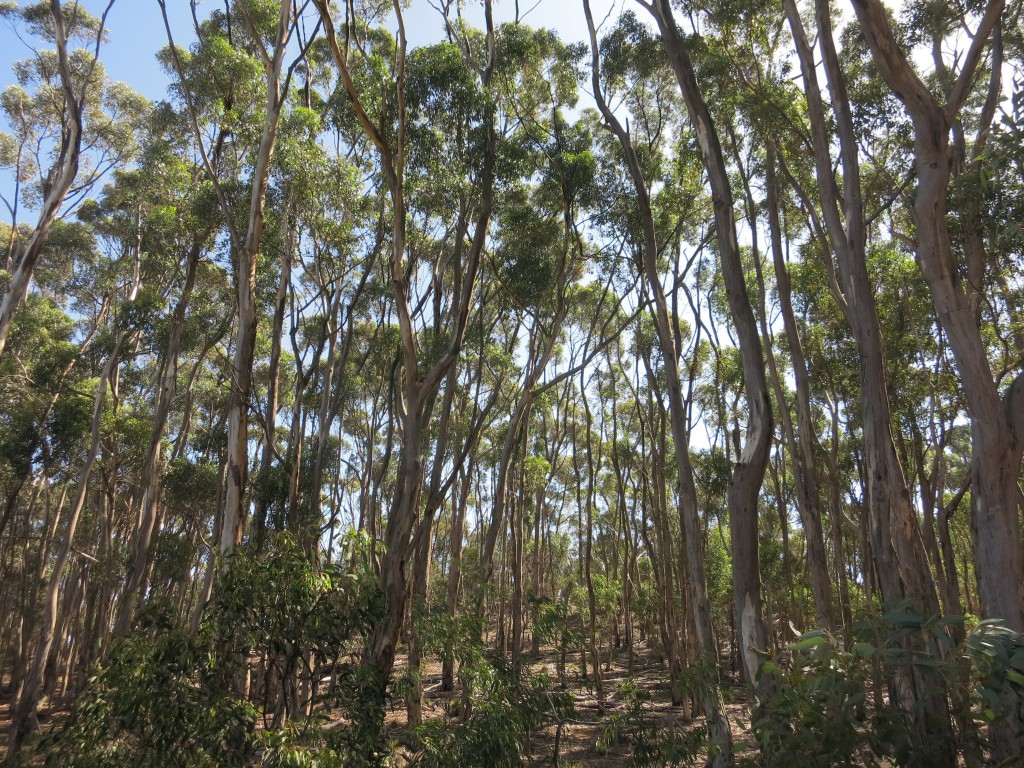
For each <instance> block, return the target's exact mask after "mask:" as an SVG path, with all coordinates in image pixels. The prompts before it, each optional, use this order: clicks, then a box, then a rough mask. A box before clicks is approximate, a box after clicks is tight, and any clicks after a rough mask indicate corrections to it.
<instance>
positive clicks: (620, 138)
mask: <svg viewBox="0 0 1024 768" xmlns="http://www.w3.org/2000/svg"><path fill="white" fill-rule="evenodd" d="M583 7H584V10H585V13H586V16H587V26H588V29H589V32H590V47H591V67H592V71H591V75H592V77H591V81H592V84H593V90H594V98H595V99H596V100H597V104H598V108H599V109H600V111H601V115H602V117H603V120H604V124H605V125H606V127H607V128H608V129H609V130H610V131H611V132H612V134H613V135H614V137H615V139H616V140H617V142H618V143H619V144H620V146H621V149H622V153H623V155H624V158H625V161H626V166H627V169H628V171H629V175H630V179H631V181H632V187H633V189H632V193H633V195H634V196H635V205H636V211H635V213H634V214H633V215H634V216H636V217H638V218H639V227H640V230H641V231H640V233H637V234H636V235H634V236H635V237H636V239H637V240H638V243H637V244H636V250H637V251H638V255H639V260H640V262H641V270H642V272H643V276H644V283H645V285H646V286H647V289H648V291H649V293H650V295H651V298H652V300H653V309H652V313H653V315H654V326H655V331H656V334H657V338H658V343H659V346H660V349H661V356H662V365H663V370H664V377H665V385H666V390H667V398H668V402H669V415H670V423H671V430H672V437H673V440H674V443H675V445H674V449H675V459H676V469H677V478H676V482H677V483H678V486H677V490H678V497H679V512H680V517H681V520H682V523H683V525H682V528H683V537H684V541H685V545H686V548H687V551H686V555H687V557H686V562H687V565H688V568H689V577H690V592H691V594H690V598H691V601H692V603H693V611H694V623H695V626H696V634H697V646H698V649H699V654H700V656H701V657H702V663H703V664H705V665H707V667H708V668H710V669H713V670H716V669H717V665H716V660H717V659H716V657H717V654H718V649H717V646H716V643H715V639H714V630H713V627H712V623H711V608H710V605H709V602H708V593H707V575H706V572H705V568H704V553H703V551H702V548H701V544H702V541H703V534H702V531H701V525H700V519H699V516H698V506H697V493H696V487H695V485H694V481H693V467H692V465H691V462H690V456H689V442H690V441H689V430H688V426H687V414H686V410H685V403H684V400H683V393H682V383H681V377H680V373H679V358H680V354H681V352H682V350H681V344H682V339H679V338H677V334H676V333H675V330H674V328H675V326H674V323H673V321H672V318H671V316H670V310H669V304H668V299H667V297H666V292H665V287H664V285H663V284H662V282H661V277H660V275H661V268H660V264H659V261H660V258H659V257H660V255H661V249H662V245H661V244H662V242H663V237H662V238H659V233H658V230H657V226H656V223H655V218H654V208H653V205H652V193H651V184H652V183H653V181H654V179H652V178H649V176H650V171H648V172H647V173H645V169H644V167H643V166H642V165H641V160H640V157H639V155H638V152H637V149H636V148H635V147H634V143H633V139H632V137H631V136H630V133H629V132H628V131H627V130H626V128H625V127H624V126H623V124H622V122H621V121H620V120H619V118H618V117H617V116H616V115H615V112H614V111H613V110H612V108H611V107H610V106H609V101H608V98H609V97H608V95H607V94H608V93H609V91H610V90H611V86H612V84H613V83H609V82H608V80H607V79H606V78H608V75H605V76H602V69H603V67H602V57H601V50H600V48H599V46H598V40H597V31H596V29H595V27H594V21H593V16H592V14H591V11H590V4H589V2H588V0H584V6H583ZM624 32H625V33H626V35H629V34H632V35H634V36H638V37H639V42H640V45H638V46H635V47H633V49H632V50H629V48H630V46H629V43H630V42H632V41H631V40H630V38H629V37H628V36H626V35H623V37H624V38H625V39H624V40H621V42H620V45H621V43H625V45H622V46H621V47H623V48H626V49H627V50H628V52H626V55H625V56H623V57H622V60H621V63H620V66H621V67H622V70H621V73H620V74H619V77H623V76H626V75H629V74H633V73H631V72H630V69H629V67H630V66H635V67H637V70H638V71H637V72H636V75H639V76H640V77H641V78H642V77H644V76H645V75H649V74H652V73H653V72H654V71H656V70H657V64H655V63H653V62H654V61H656V57H657V55H658V54H657V49H656V48H655V49H653V50H652V45H651V43H652V42H653V41H651V40H650V39H649V38H647V37H646V35H644V34H643V32H642V29H641V28H640V27H639V22H637V21H636V20H635V18H634V19H633V20H632V25H631V26H630V27H627V28H626V29H625V30H624ZM637 49H638V50H637ZM630 59H632V64H631V65H630V64H629V61H630ZM606 65H607V61H606ZM634 76H635V75H634ZM613 82H614V81H613ZM657 138H659V137H658V136H657V134H656V133H654V132H652V134H651V135H650V138H649V140H657ZM730 215H731V214H730ZM708 677H709V678H710V679H709V680H707V681H706V683H705V685H704V687H703V690H702V692H701V698H702V703H703V706H704V711H705V714H706V716H707V718H708V725H709V731H710V737H711V742H712V744H713V748H714V750H716V751H717V754H715V755H713V757H712V759H713V762H714V764H716V765H731V764H732V734H731V732H730V730H729V725H728V722H727V720H726V719H725V715H724V711H723V705H722V701H721V693H720V691H719V688H718V680H717V672H716V673H713V674H709V675H708Z"/></svg>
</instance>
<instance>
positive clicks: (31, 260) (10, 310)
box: [0, 0, 114, 355]
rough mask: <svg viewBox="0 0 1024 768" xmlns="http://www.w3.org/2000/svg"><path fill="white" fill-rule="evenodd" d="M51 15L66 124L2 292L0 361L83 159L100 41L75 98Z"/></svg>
mask: <svg viewBox="0 0 1024 768" xmlns="http://www.w3.org/2000/svg"><path fill="white" fill-rule="evenodd" d="M113 4H114V0H110V1H109V2H108V3H107V7H106V9H105V10H104V11H103V15H102V16H101V17H100V29H101V30H102V29H103V26H104V24H105V23H106V20H107V14H108V13H109V12H110V8H111V6H113ZM50 15H51V16H52V18H53V31H54V37H55V38H56V39H55V41H54V42H55V43H56V46H57V73H58V75H59V76H60V86H61V87H60V92H61V98H62V99H63V102H64V104H63V109H62V114H63V116H64V118H65V120H66V122H65V123H64V124H62V125H61V131H60V134H61V135H60V149H59V151H58V153H57V159H56V161H55V162H54V164H53V165H52V166H51V167H50V169H49V171H48V172H47V174H46V178H45V179H44V180H43V184H42V187H43V189H42V192H43V204H42V206H41V207H40V209H39V218H38V219H37V220H36V225H35V228H34V229H33V230H32V234H31V235H29V237H28V240H26V241H25V245H24V246H23V247H22V248H21V252H20V253H19V254H18V256H17V257H16V258H15V259H14V264H13V266H14V269H13V271H12V272H11V279H10V282H9V284H8V286H7V290H6V291H4V295H3V299H2V300H0V355H3V353H4V350H5V349H6V348H7V337H8V335H9V334H10V332H11V325H12V323H13V322H14V317H15V315H16V314H17V313H18V311H19V310H20V309H21V306H22V304H23V303H24V301H25V297H26V296H27V295H28V288H29V284H30V283H31V282H32V273H33V272H34V271H35V268H36V264H37V263H38V262H39V257H40V256H41V255H42V252H43V248H45V247H46V241H47V239H48V238H49V236H50V230H51V229H53V224H54V222H56V221H57V218H58V216H59V215H60V209H61V206H62V205H64V201H65V199H67V196H68V193H69V192H70V191H71V187H72V185H73V184H74V183H75V178H76V177H77V176H78V168H79V164H80V159H81V153H82V129H83V115H84V114H85V110H86V107H87V106H88V105H87V100H86V98H85V96H86V91H87V84H88V82H89V81H90V80H91V79H92V74H93V71H94V70H95V68H96V63H97V61H98V55H99V39H98V38H97V41H96V54H95V55H94V56H93V58H92V61H91V62H90V63H89V65H88V67H87V68H86V70H85V73H84V75H85V77H84V78H83V81H82V83H83V84H82V93H81V95H79V94H78V93H76V92H75V85H74V81H73V78H72V67H71V64H70V62H69V58H68V40H67V31H66V30H65V28H64V15H63V13H62V11H61V5H60V0H50ZM99 34H102V32H101V33H99ZM16 230H17V222H14V223H13V224H12V231H11V238H12V244H13V238H14V236H15V232H16ZM8 252H10V249H9V250H8Z"/></svg>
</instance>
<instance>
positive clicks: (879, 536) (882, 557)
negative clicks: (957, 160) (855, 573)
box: [785, 0, 954, 765]
mask: <svg viewBox="0 0 1024 768" xmlns="http://www.w3.org/2000/svg"><path fill="white" fill-rule="evenodd" d="M815 5H816V20H817V26H818V43H819V47H820V51H821V55H822V63H823V66H824V70H825V74H826V79H827V83H828V88H829V95H830V97H831V106H832V110H833V112H834V115H835V123H836V132H837V135H838V139H839V147H840V159H841V165H842V171H843V187H842V195H843V196H842V204H841V205H840V201H839V197H838V190H837V187H836V182H835V179H834V177H833V175H832V161H831V157H830V154H829V147H830V146H831V143H830V139H829V137H828V135H827V128H826V126H827V122H826V117H825V110H824V106H823V103H822V98H821V91H820V89H819V86H818V81H817V74H816V65H815V62H814V57H813V52H812V50H811V48H810V44H809V43H808V41H807V37H806V34H805V32H804V29H803V25H802V22H801V20H800V17H799V13H798V11H797V9H796V4H795V0H785V8H786V14H787V17H788V19H789V24H790V28H791V30H792V32H793V38H794V41H795V43H796V48H797V55H798V57H799V59H800V67H801V72H802V74H803V79H804V92H805V94H806V95H807V103H808V112H809V117H810V122H811V140H812V146H813V150H814V160H815V171H816V175H817V179H818V187H819V190H820V192H821V196H822V213H823V218H824V221H825V227H826V231H827V233H828V237H829V241H830V244H831V247H832V250H833V252H834V253H835V255H836V259H837V262H838V274H839V278H840V282H841V285H842V289H843V293H844V296H845V299H846V305H845V306H846V317H847V321H848V322H849V324H850V327H851V330H852V332H853V336H854V338H855V340H856V342H857V349H858V351H859V353H860V360H861V365H860V385H861V398H862V399H861V408H862V417H863V440H864V459H865V474H866V488H867V494H866V496H867V502H868V530H869V533H870V538H871V550H872V555H873V558H874V563H875V571H876V574H877V577H878V582H879V586H880V587H881V592H882V598H883V600H885V601H888V602H895V601H899V600H904V599H906V600H909V601H910V603H911V605H912V606H913V608H914V610H916V611H917V612H918V613H920V614H922V615H925V616H932V615H935V614H937V613H938V612H939V602H938V597H937V595H936V592H935V585H934V581H933V579H932V574H931V569H930V566H929V564H928V558H927V553H926V550H925V546H924V541H923V539H922V536H921V531H920V526H919V523H918V519H917V514H916V511H915V509H914V505H913V500H912V499H911V496H910V489H909V488H908V486H907V481H906V477H905V475H904V472H903V467H902V465H901V464H900V460H899V455H898V453H897V450H896V445H895V442H894V438H893V433H892V412H891V408H890V401H889V394H888V376H887V371H886V365H885V352H884V346H883V342H882V335H881V329H880V326H879V322H878V312H877V308H876V305H875V299H874V290H873V286H872V283H871V280H870V278H869V276H868V273H867V253H866V249H867V223H866V219H865V214H864V204H863V199H862V196H861V185H860V163H859V158H858V144H857V139H856V134H855V132H854V126H853V116H852V112H851V108H850V102H849V98H848V96H847V92H846V85H845V80H844V77H843V73H842V71H841V69H840V65H839V59H838V54H837V52H836V49H835V41H834V39H833V33H832V18H831V10H830V8H829V5H828V3H827V1H826V0H817V1H816V4H815ZM826 258H829V257H828V256H827V255H826ZM892 685H893V687H894V695H895V697H896V699H897V700H898V702H899V703H900V705H901V706H903V707H905V708H907V709H911V710H913V711H914V712H915V716H914V719H915V724H916V727H917V729H918V739H920V744H921V745H922V746H923V745H928V747H929V748H930V749H932V750H933V751H932V753H931V755H930V759H932V760H933V761H934V762H935V764H936V765H951V764H952V763H953V762H954V755H953V752H952V750H951V744H950V741H949V739H948V738H946V737H945V734H947V733H948V730H949V712H948V705H947V702H946V699H945V697H944V695H939V694H940V693H941V692H940V691H936V690H934V686H932V687H929V686H928V680H927V679H926V678H925V677H924V676H923V674H922V672H921V671H920V670H919V669H916V668H915V669H911V670H909V671H906V672H902V673H897V674H896V675H894V677H893V680H892Z"/></svg>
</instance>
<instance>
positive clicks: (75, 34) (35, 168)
mask: <svg viewBox="0 0 1024 768" xmlns="http://www.w3.org/2000/svg"><path fill="white" fill-rule="evenodd" d="M112 5H113V0H110V1H109V2H108V3H107V5H106V7H105V8H104V11H103V13H102V15H101V16H100V18H98V19H97V18H96V17H94V16H92V15H91V14H89V13H88V12H87V11H86V10H85V9H84V8H83V7H81V5H79V4H78V3H75V4H74V5H73V6H71V7H70V8H66V7H62V6H61V3H60V0H49V2H42V1H41V2H36V3H34V4H32V5H28V6H25V7H23V8H19V7H18V6H17V5H16V4H14V3H5V4H4V5H3V6H0V14H2V15H3V16H4V17H5V18H8V19H12V18H14V17H20V19H21V21H22V22H23V23H25V24H26V25H27V26H28V28H29V30H30V31H31V32H32V33H33V34H34V35H36V36H37V37H40V38H42V39H43V40H44V41H45V42H46V43H47V44H49V45H52V46H54V48H53V49H44V50H41V51H38V52H37V53H36V54H35V56H34V58H32V59H30V60H27V61H23V62H19V63H18V64H17V65H16V66H15V73H16V75H17V78H18V85H16V86H10V87H9V88H7V89H6V90H5V91H4V93H3V96H2V97H0V108H2V109H3V111H4V113H5V115H6V117H7V120H8V122H9V124H10V125H11V127H12V129H13V130H14V135H13V136H6V135H5V138H6V139H7V140H6V141H5V144H6V145H8V149H9V150H12V151H11V152H10V154H11V155H12V157H11V158H9V159H7V160H5V165H6V164H7V163H8V162H9V163H10V165H11V166H13V170H14V175H15V185H14V199H13V200H10V201H8V200H6V199H5V200H4V202H5V203H6V204H7V206H8V209H9V210H10V213H11V217H12V220H13V221H12V226H13V227H14V228H17V226H18V222H17V218H18V211H19V202H20V201H19V198H20V197H21V196H22V180H23V179H32V178H35V179H36V180H35V181H33V182H32V184H31V187H30V189H29V190H26V191H28V192H29V194H30V195H31V199H32V201H33V207H36V206H38V210H39V216H38V219H37V221H36V224H35V225H34V227H33V228H32V230H31V232H30V233H29V234H28V236H27V237H25V238H24V239H23V240H22V241H21V242H20V243H18V244H17V245H18V247H17V248H15V244H16V243H15V239H14V237H13V230H12V237H11V238H10V240H9V241H8V243H7V254H6V258H5V261H4V267H5V269H6V270H7V271H8V272H10V281H9V283H8V284H7V286H6V287H5V290H4V295H3V300H2V303H0V355H2V354H3V352H4V349H5V348H6V345H7V337H8V335H9V334H10V331H11V323H12V321H13V319H14V316H15V314H16V313H17V312H18V311H19V309H20V308H21V306H22V304H23V303H24V301H25V297H26V295H27V294H28V289H29V284H30V283H31V281H32V275H33V272H34V271H35V269H36V265H37V264H38V262H39V259H40V256H41V255H42V252H43V249H44V247H45V245H46V240H47V237H48V236H49V234H50V231H51V229H52V228H53V225H54V223H55V222H56V221H58V219H59V218H61V216H62V215H64V213H65V209H66V207H67V206H68V205H71V206H73V205H74V204H76V203H77V202H80V201H81V199H82V197H83V196H84V195H85V194H86V193H87V192H88V190H89V189H90V188H91V187H92V186H93V185H94V184H95V183H96V181H97V180H98V179H99V178H101V177H102V176H103V174H104V173H106V172H107V171H108V170H110V169H111V168H113V167H115V166H116V165H118V164H119V163H121V162H125V161H128V160H130V159H131V156H132V152H133V147H134V139H135V136H134V131H135V129H136V128H137V127H138V123H137V122H136V118H137V117H139V116H142V115H144V114H145V111H146V108H145V103H144V100H143V99H142V98H141V97H140V96H138V95H137V94H135V93H134V92H132V91H131V90H130V89H128V88H127V87H125V86H123V85H121V84H112V83H110V82H109V81H108V80H107V78H106V75H105V72H104V69H103V66H102V64H101V63H100V61H99V51H100V45H101V43H102V41H103V38H104V35H105V34H106V32H105V28H104V25H105V23H106V18H107V14H108V13H109V11H110V8H111V6H112ZM72 43H78V44H81V45H82V46H83V47H80V48H70V47H69V46H70V45H71V44H72ZM30 89H34V93H33V92H32V90H30ZM12 145H13V147H16V149H13V148H12ZM83 147H86V148H87V151H86V152H85V153H84V154H83ZM5 154H6V153H5ZM69 196H70V199H69Z"/></svg>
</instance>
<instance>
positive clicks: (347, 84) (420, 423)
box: [314, 0, 495, 738]
mask: <svg viewBox="0 0 1024 768" xmlns="http://www.w3.org/2000/svg"><path fill="white" fill-rule="evenodd" d="M314 5H315V6H316V7H317V9H318V11H319V13H320V18H321V21H322V23H323V26H324V30H325V33H326V35H327V42H328V46H329V49H330V51H331V55H332V58H333V59H334V64H335V67H336V69H337V70H338V74H339V76H340V78H341V85H342V87H343V89H344V91H345V93H346V95H347V96H348V99H349V103H350V105H351V107H352V109H353V111H354V113H355V117H356V119H357V121H358V123H359V125H360V127H361V129H362V131H363V132H364V134H365V135H366V136H367V138H368V139H369V140H370V141H371V142H372V143H373V145H374V147H375V149H376V151H377V154H378V157H379V160H380V168H381V171H382V173H383V176H384V181H385V184H386V185H387V188H388V192H389V195H390V198H391V207H392V216H393V218H392V230H391V246H392V251H391V259H390V274H389V278H390V281H391V285H392V293H393V306H394V310H395V313H396V315H397V317H398V327H399V335H400V338H401V348H402V372H401V376H402V380H401V384H400V386H398V387H397V393H396V394H397V396H396V403H397V405H398V408H397V411H398V421H399V424H400V427H401V455H400V457H399V463H398V472H397V478H396V484H395V492H394V498H393V502H392V506H391V508H390V510H389V514H388V519H387V522H386V525H385V531H384V545H385V549H384V554H383V555H382V556H381V558H380V583H381V588H382V591H383V594H384V605H385V611H384V617H383V618H382V619H381V621H380V622H379V623H378V624H377V625H376V626H375V627H374V628H373V629H372V631H371V632H370V635H369V637H368V639H367V642H366V647H365V649H364V657H363V659H364V662H365V663H366V664H368V665H369V667H370V668H371V669H372V670H373V671H374V673H375V674H376V676H377V678H378V683H379V684H380V686H381V690H380V694H381V698H380V701H379V702H377V703H375V706H374V708H373V709H374V711H373V712H372V713H371V714H370V715H369V716H368V719H367V720H366V725H367V726H368V727H369V728H370V729H371V730H374V731H376V732H377V733H375V734H374V738H376V737H377V736H378V735H379V729H380V727H381V726H382V725H383V722H382V719H383V716H384V711H383V686H384V685H385V684H386V681H387V679H388V677H389V675H390V673H391V670H392V668H393V666H394V661H395V653H396V649H397V645H398V640H399V636H400V634H401V629H402V624H403V621H404V618H405V614H406V610H405V608H406V596H407V575H406V565H407V561H408V560H409V558H410V555H411V554H412V552H411V545H412V541H411V537H412V532H413V529H414V527H415V523H416V519H417V517H418V514H419V511H420V500H421V495H422V491H423V456H422V451H423V449H422V438H423V434H424V431H425V429H426V423H425V417H426V407H427V404H428V402H429V401H430V399H431V398H432V397H433V396H434V395H435V394H436V391H437V389H438V387H439V386H440V384H441V381H442V380H443V378H444V377H445V376H446V375H447V373H448V371H449V369H450V368H451V366H452V365H453V364H454V362H455V360H456V358H457V357H458V355H459V353H460V351H461V349H462V345H463V341H464V338H465V332H466V326H467V323H468V318H469V312H470V307H471V303H472V299H473V295H474V292H475V287H476V277H477V273H478V271H479V266H480V262H481V258H482V254H483V250H484V243H485V240H486V235H487V229H488V225H489V223H490V217H491V211H492V209H493V205H494V201H493V196H494V155H495V129H494V121H495V115H494V108H493V106H491V107H488V108H487V111H486V114H485V116H484V137H485V141H484V145H485V146H484V157H483V164H482V172H481V189H482V193H481V200H480V204H479V208H478V215H477V218H476V229H475V232H474V234H473V239H472V244H471V246H470V249H469V253H468V255H467V258H466V260H465V263H464V267H463V270H464V274H463V275H461V290H460V291H459V292H458V294H457V295H456V296H455V297H454V298H453V300H452V305H451V317H450V321H451V322H450V326H451V341H450V343H449V346H448V349H447V350H446V352H445V353H444V354H443V355H442V357H441V359H440V360H438V362H436V363H435V364H434V365H433V366H432V367H431V368H430V369H429V370H426V371H421V369H420V365H419V355H418V345H417V336H416V330H415V328H414V326H413V321H412V316H411V313H410V306H409V295H410V286H409V281H408V276H407V260H406V253H405V251H406V218H407V213H408V209H407V204H406V199H405V153H406V119H407V118H406V108H405V71H406V70H405V67H406V55H407V50H408V43H407V40H406V31H405V21H404V17H403V14H402V9H401V6H400V4H399V3H398V2H397V0H395V2H394V3H393V9H394V11H395V16H396V19H397V26H398V47H397V51H396V58H395V60H396V62H397V70H396V73H395V79H394V84H393V85H394V94H395V114H394V121H395V124H396V126H397V130H396V137H395V140H394V144H392V143H391V141H390V140H389V139H387V138H385V135H384V132H383V130H382V128H381V127H379V126H378V125H377V124H375V123H374V121H373V120H372V119H371V118H370V116H369V115H368V113H367V111H366V109H365V108H364V106H363V103H362V100H361V97H360V94H359V90H358V88H357V87H356V85H355V83H354V82H353V80H352V76H351V74H350V71H349V67H348V57H347V49H346V50H343V49H342V45H341V43H340V42H339V38H338V35H337V32H336V29H335V24H334V19H333V16H332V13H331V10H330V7H329V3H328V2H327V1H326V0H314ZM485 19H486V26H487V32H486V42H487V63H486V66H485V69H484V71H483V73H482V74H481V80H482V83H483V86H484V88H485V89H486V88H487V86H488V85H489V84H490V78H491V73H492V71H493V67H494V52H495V38H494V25H493V18H492V14H491V2H490V0H486V2H485Z"/></svg>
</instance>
